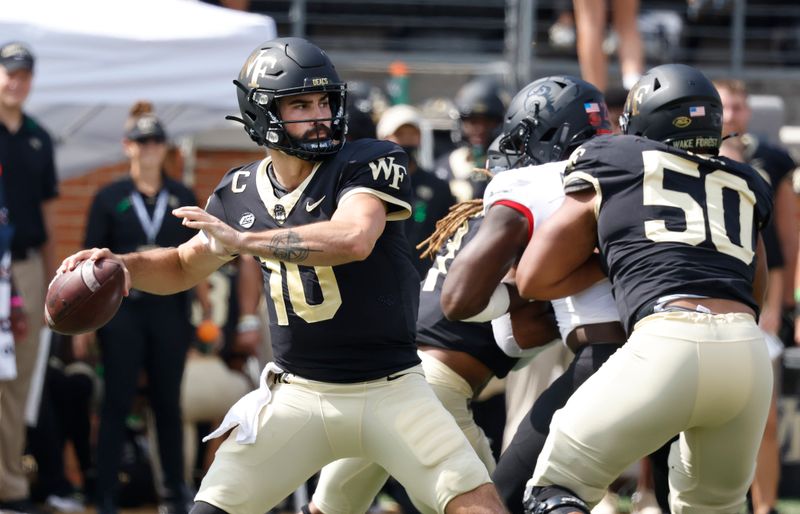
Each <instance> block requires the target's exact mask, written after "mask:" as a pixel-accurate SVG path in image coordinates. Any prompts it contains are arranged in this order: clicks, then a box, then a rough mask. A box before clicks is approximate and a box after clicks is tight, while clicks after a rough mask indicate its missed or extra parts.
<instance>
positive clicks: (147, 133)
mask: <svg viewBox="0 0 800 514" xmlns="http://www.w3.org/2000/svg"><path fill="white" fill-rule="evenodd" d="M125 137H126V138H128V139H130V140H131V141H140V140H142V139H150V138H153V139H160V140H163V141H166V139H167V131H166V130H164V125H162V124H161V122H160V121H159V119H158V118H156V117H155V116H154V115H152V114H144V115H142V116H140V117H139V118H137V119H136V122H135V123H133V125H132V126H131V127H130V128H129V129H128V131H127V132H126V133H125Z"/></svg>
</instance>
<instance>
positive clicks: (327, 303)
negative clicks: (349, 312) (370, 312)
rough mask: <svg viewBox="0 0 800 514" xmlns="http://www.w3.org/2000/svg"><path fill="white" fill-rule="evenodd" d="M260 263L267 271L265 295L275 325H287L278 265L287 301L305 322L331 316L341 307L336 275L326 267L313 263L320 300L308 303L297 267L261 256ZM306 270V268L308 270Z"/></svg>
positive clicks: (287, 316) (325, 318) (322, 319)
mask: <svg viewBox="0 0 800 514" xmlns="http://www.w3.org/2000/svg"><path fill="white" fill-rule="evenodd" d="M261 262H262V263H263V264H264V266H266V268H267V269H268V270H269V294H270V296H271V297H272V303H273V305H275V317H276V320H275V321H276V322H277V323H278V325H284V326H285V325H288V324H289V315H288V311H287V308H286V300H285V299H284V297H283V274H282V273H281V264H283V266H284V267H285V268H286V289H287V290H288V292H289V301H290V302H291V304H292V310H294V313H295V314H297V316H298V317H300V318H301V319H302V320H303V321H305V322H306V323H317V322H318V321H325V320H329V319H331V318H333V316H334V315H335V314H336V311H338V310H339V307H341V306H342V294H341V292H340V291H339V284H338V282H336V275H335V274H334V273H333V268H332V267H330V266H314V271H313V272H314V273H315V274H316V276H317V283H318V284H319V288H320V290H321V291H322V303H319V304H316V305H312V304H310V303H308V300H306V292H305V289H304V287H303V280H302V277H301V275H300V267H299V266H298V265H297V264H294V263H291V262H283V263H281V262H280V261H274V260H269V259H261ZM309 271H310V270H309Z"/></svg>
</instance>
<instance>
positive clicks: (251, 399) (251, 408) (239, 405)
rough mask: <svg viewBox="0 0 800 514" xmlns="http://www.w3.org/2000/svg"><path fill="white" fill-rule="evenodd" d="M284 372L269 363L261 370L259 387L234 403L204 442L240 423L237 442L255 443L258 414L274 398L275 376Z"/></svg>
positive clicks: (272, 363)
mask: <svg viewBox="0 0 800 514" xmlns="http://www.w3.org/2000/svg"><path fill="white" fill-rule="evenodd" d="M281 373H283V370H282V369H281V368H279V367H278V366H277V364H275V363H274V362H270V363H268V364H267V365H266V366H264V370H263V371H261V376H260V377H259V379H258V389H256V390H254V391H250V392H249V393H247V394H246V395H244V396H242V397H241V398H240V399H239V401H238V402H236V403H234V404H233V407H231V408H230V410H229V411H228V413H227V414H225V419H223V420H222V423H221V424H220V426H219V427H217V429H216V430H214V431H213V432H211V433H210V434H208V435H207V436H205V437H204V438H203V442H204V443H205V442H207V441H209V440H210V439H214V438H216V437H219V436H221V435H224V434H225V433H226V432H228V430H230V429H232V428H234V427H236V426H237V425H239V433H237V434H236V442H237V443H239V444H253V443H255V442H256V435H258V415H259V414H261V409H263V408H264V407H266V406H267V404H269V402H270V400H272V392H271V391H270V387H272V386H273V385H274V384H275V377H276V376H277V375H280V374H281Z"/></svg>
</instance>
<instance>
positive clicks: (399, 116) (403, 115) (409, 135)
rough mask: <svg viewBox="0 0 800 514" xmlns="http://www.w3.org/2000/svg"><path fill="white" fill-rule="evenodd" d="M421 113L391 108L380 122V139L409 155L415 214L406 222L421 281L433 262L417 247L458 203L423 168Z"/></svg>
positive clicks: (441, 182)
mask: <svg viewBox="0 0 800 514" xmlns="http://www.w3.org/2000/svg"><path fill="white" fill-rule="evenodd" d="M421 120H422V118H421V116H420V113H419V111H418V110H417V109H416V108H415V107H412V106H410V105H395V106H393V107H390V108H388V109H387V110H386V111H385V112H384V113H383V116H381V119H380V121H379V122H378V127H377V135H378V139H388V140H389V141H392V142H394V143H397V144H398V145H400V146H402V147H403V150H405V151H406V153H407V154H408V175H409V176H410V177H411V205H412V214H411V217H410V218H408V219H407V220H406V221H405V222H404V228H405V231H406V236H407V237H408V241H409V243H410V244H411V255H412V256H413V258H412V261H413V262H414V266H415V267H416V268H417V272H419V275H420V279H422V277H423V276H424V275H425V273H427V271H428V268H430V266H431V263H430V261H428V260H422V259H420V258H419V255H420V251H419V250H417V248H416V247H417V245H418V244H419V243H421V242H422V241H424V240H425V239H427V238H428V237H429V236H430V235H431V234H433V231H434V230H435V229H436V222H437V221H439V220H440V219H442V218H443V217H444V216H445V215H446V214H447V212H448V210H449V209H450V206H451V205H453V204H455V199H454V198H453V195H452V194H451V193H450V186H449V185H448V183H447V181H445V180H442V179H440V178H438V177H437V176H436V175H434V174H433V173H431V172H430V171H428V170H424V169H422V168H420V167H419V164H418V162H417V153H418V151H419V145H420V141H421V138H422V135H421V134H422V132H421V130H420V123H421Z"/></svg>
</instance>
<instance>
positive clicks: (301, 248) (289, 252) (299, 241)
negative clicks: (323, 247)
mask: <svg viewBox="0 0 800 514" xmlns="http://www.w3.org/2000/svg"><path fill="white" fill-rule="evenodd" d="M266 249H267V251H268V252H270V253H271V254H272V256H273V257H274V258H276V259H278V260H279V261H285V262H303V261H305V260H306V259H307V258H308V254H309V253H311V252H319V251H320V250H312V249H310V248H309V247H308V246H307V245H306V243H305V241H303V238H302V237H300V236H299V235H298V234H297V232H294V231H292V230H287V231H286V232H281V233H280V234H278V235H277V236H274V237H273V238H272V240H270V242H269V243H267V244H266Z"/></svg>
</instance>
